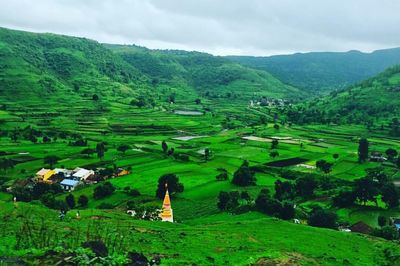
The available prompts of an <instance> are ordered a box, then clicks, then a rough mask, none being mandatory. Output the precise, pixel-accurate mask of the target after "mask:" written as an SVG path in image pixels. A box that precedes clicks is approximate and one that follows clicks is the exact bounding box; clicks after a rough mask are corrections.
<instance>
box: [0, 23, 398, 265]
mask: <svg viewBox="0 0 400 266" xmlns="http://www.w3.org/2000/svg"><path fill="white" fill-rule="evenodd" d="M398 72H399V71H398V67H396V66H394V67H392V68H389V69H388V70H386V71H385V72H383V73H381V74H379V75H378V76H376V77H370V79H367V80H366V81H363V82H360V83H358V84H353V85H351V86H350V87H347V88H345V89H343V90H340V91H337V92H332V93H331V94H330V95H327V96H323V97H321V98H314V97H315V96H316V95H315V94H312V93H310V92H309V91H308V90H304V89H299V88H297V87H295V86H290V85H287V84H285V83H284V82H282V81H281V80H279V79H278V78H277V77H279V76H278V75H276V76H274V74H271V73H273V72H272V71H271V73H269V72H266V71H264V70H259V69H258V70H256V69H253V68H251V67H248V66H246V65H242V64H239V63H236V62H232V61H231V60H230V59H228V58H226V57H221V56H213V55H210V54H205V53H200V52H186V51H179V50H151V49H147V48H144V47H139V46H134V45H113V44H100V43H98V42H96V41H92V40H88V39H84V38H75V37H69V36H62V35H56V34H39V33H29V32H22V31H14V30H9V29H5V28H1V29H0V188H1V192H0V264H5V265H13V264H23V265H94V264H96V265H357V266H359V265H399V264H400V251H399V248H398V245H399V232H398V229H397V227H396V226H398V223H399V221H398V220H399V217H400V208H399V198H400V192H399V188H398V186H399V184H400V172H399V169H400V157H399V154H398V152H399V151H400V139H399V135H398V134H397V133H398V132H397V131H396V129H395V125H394V124H396V121H397V120H398V119H397V118H398V114H399V110H398V106H397V103H398V102H399V95H400V94H399V93H400V92H399V90H398V86H399V84H400V78H399V73H398ZM282 80H283V79H282ZM352 81H353V80H351V82H352ZM396 119H397V120H396ZM43 168H44V169H43ZM46 169H47V170H46ZM42 170H43V171H42ZM80 170H84V171H83V173H84V174H83V175H79V174H77V173H78V172H79V171H80ZM86 171H87V172H86ZM80 173H82V171H81V172H80ZM86 173H87V175H86ZM47 175H48V176H47ZM66 179H68V180H69V181H68V182H71V181H74V182H73V183H68V182H67V183H63V182H64V181H65V180H66ZM165 183H167V185H168V186H167V187H166V186H165ZM63 184H67V185H63ZM166 189H168V190H169V196H168V199H166V197H165V198H164V196H165V194H166ZM160 195H161V196H160ZM169 197H170V198H169ZM169 199H170V205H171V206H167V207H171V208H172V210H173V219H174V223H169V222H162V221H160V217H159V214H160V212H161V213H163V212H164V211H165V206H166V205H169V202H168V200H169ZM163 202H164V203H163ZM163 206H164V207H163ZM360 224H361V226H360ZM140 263H142V264H140Z"/></svg>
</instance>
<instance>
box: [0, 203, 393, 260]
mask: <svg viewBox="0 0 400 266" xmlns="http://www.w3.org/2000/svg"><path fill="white" fill-rule="evenodd" d="M0 204H1V207H2V213H3V214H4V216H3V218H2V219H1V220H0V223H1V224H2V230H1V232H2V233H1V234H0V239H1V241H2V243H3V245H2V246H1V248H0V254H1V255H8V256H12V255H18V254H24V252H26V251H24V250H20V251H12V250H13V246H14V245H15V242H14V241H13V240H12V239H10V237H9V236H12V235H14V234H16V233H19V232H21V230H22V229H21V228H20V227H19V226H20V224H24V223H25V224H27V223H28V224H30V225H31V226H33V225H34V224H37V226H40V223H41V222H40V219H41V217H42V218H45V220H44V221H43V222H44V223H45V225H46V227H47V228H49V229H50V228H51V229H52V230H55V232H56V233H57V234H58V235H64V234H70V233H71V231H72V232H74V237H73V238H74V239H82V240H83V239H85V238H87V237H88V234H89V235H90V234H94V235H93V237H94V236H96V235H97V237H100V238H103V237H104V236H105V235H107V232H109V233H110V232H113V233H114V234H119V235H121V238H120V240H119V241H122V242H124V243H125V246H126V247H129V248H128V250H135V251H139V252H143V253H144V254H145V255H148V256H151V255H152V254H160V255H161V256H162V263H163V265H178V264H179V265H180V264H187V263H188V262H190V263H196V264H200V265H212V264H218V265H221V264H229V265H248V264H251V263H256V262H261V261H265V262H269V263H278V262H284V261H288V260H289V261H291V262H292V263H293V264H295V265H296V264H300V265H343V264H350V265H381V264H382V263H390V262H389V261H388V258H387V255H388V254H390V253H393V252H394V253H393V255H394V254H396V253H395V252H398V250H396V248H395V245H394V244H391V243H389V242H385V241H383V240H379V239H373V238H368V237H364V236H359V235H356V234H349V233H340V232H335V231H332V230H327V229H318V228H312V227H308V226H304V225H295V224H292V223H288V222H284V221H280V220H277V219H272V218H265V216H263V215H261V214H258V213H249V214H246V215H238V216H232V215H228V214H219V215H214V216H209V217H208V218H202V219H194V220H192V221H191V222H190V223H185V224H169V223H162V222H145V221H137V220H133V219H131V218H129V217H127V216H125V215H121V214H120V213H118V212H115V211H108V212H107V211H102V212H99V211H96V210H92V209H90V210H82V211H81V219H80V220H76V219H75V218H74V212H73V211H71V213H70V214H69V215H68V216H67V218H66V220H65V222H60V221H58V217H57V213H56V212H54V211H50V210H47V209H43V208H41V207H40V206H35V205H27V204H23V203H19V205H18V206H17V207H13V206H12V204H9V203H8V204H5V203H2V202H0ZM21 215H22V216H21ZM4 217H8V218H7V220H5V219H4ZM18 217H20V218H18ZM24 217H26V219H27V220H24ZM96 217H102V220H97V218H96ZM10 218H11V220H10ZM10 221H13V222H12V223H10ZM4 225H5V226H7V233H5V230H4ZM83 232H85V233H83ZM88 232H90V233H88ZM322 236H323V237H322ZM53 238H54V236H53V237H51V240H53V241H54V242H52V245H54V246H57V244H58V243H60V242H57V241H56V240H55V239H56V238H54V239H53ZM89 238H90V236H89ZM112 239H113V238H111V239H110V241H113V240H112ZM10 240H11V241H10ZM4 241H5V242H4ZM58 241H61V240H58ZM64 245H66V246H67V247H74V245H76V243H74V242H73V241H66V242H64ZM117 251H120V250H117ZM360 254H362V255H360ZM385 254H387V255H385ZM385 256H386V257H385Z"/></svg>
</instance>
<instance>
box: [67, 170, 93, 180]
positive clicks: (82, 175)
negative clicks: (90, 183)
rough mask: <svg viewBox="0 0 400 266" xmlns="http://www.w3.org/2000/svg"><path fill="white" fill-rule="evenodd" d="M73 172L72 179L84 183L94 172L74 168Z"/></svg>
mask: <svg viewBox="0 0 400 266" xmlns="http://www.w3.org/2000/svg"><path fill="white" fill-rule="evenodd" d="M74 172H75V173H74V174H73V175H72V177H73V178H74V179H78V180H80V181H85V180H86V179H88V178H89V177H90V176H93V175H94V171H93V170H87V169H84V168H76V169H74Z"/></svg>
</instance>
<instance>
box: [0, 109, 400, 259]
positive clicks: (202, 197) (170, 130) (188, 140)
mask: <svg viewBox="0 0 400 266" xmlns="http://www.w3.org/2000/svg"><path fill="white" fill-rule="evenodd" d="M114 108H115V109H113V111H112V112H111V113H109V114H106V115H105V116H103V118H102V121H103V122H99V119H98V118H96V117H91V116H87V117H86V118H85V124H84V126H83V125H82V123H81V122H79V121H76V122H75V123H72V124H64V123H58V122H55V121H52V124H53V125H54V126H56V125H58V126H57V127H58V128H57V130H59V131H62V132H79V133H80V134H82V136H84V137H85V138H87V140H88V144H87V147H91V148H95V146H96V143H98V142H101V141H104V142H106V143H107V148H108V149H107V152H106V153H105V156H104V158H102V159H99V158H97V157H96V156H95V155H92V156H89V157H88V156H86V155H82V154H81V151H82V149H83V148H82V147H75V146H69V145H68V142H69V141H70V140H68V138H67V139H65V140H64V139H57V140H56V141H52V142H50V143H41V142H40V141H39V142H38V143H32V142H30V141H26V140H18V141H16V142H12V141H10V139H9V138H8V137H2V138H0V150H1V151H2V152H4V153H5V155H2V157H3V158H5V157H7V158H10V159H13V160H14V161H15V162H17V163H16V165H15V167H14V168H12V169H7V171H6V172H4V171H3V175H4V176H7V180H5V182H4V184H3V186H5V187H6V186H11V185H12V184H13V183H14V182H15V181H16V180H22V179H25V178H27V177H28V176H33V175H34V174H35V173H36V172H37V171H38V170H40V169H41V168H42V167H46V164H45V163H44V162H43V158H44V157H45V156H47V155H57V156H58V157H60V160H59V161H58V162H57V164H55V165H54V167H61V168H62V167H65V168H71V169H73V168H75V167H86V168H93V169H94V168H96V167H106V166H109V165H113V164H116V165H117V166H118V167H121V168H128V167H129V168H130V169H132V170H131V173H130V174H129V175H126V176H121V177H115V178H113V179H109V182H111V183H112V184H113V185H114V186H115V188H116V191H115V192H114V193H113V195H111V196H109V197H107V198H104V199H94V198H93V192H94V188H95V187H96V186H97V185H96V184H94V185H86V186H83V187H81V188H77V189H76V190H75V191H73V192H72V193H71V194H73V195H74V197H75V198H79V196H81V195H86V196H88V198H89V203H88V205H87V207H85V208H78V209H77V210H79V212H80V214H81V217H82V220H81V221H80V222H79V223H80V225H79V226H82V227H83V226H87V227H89V226H93V225H90V224H91V223H92V219H94V218H93V217H109V218H104V219H105V220H104V219H103V218H101V220H99V221H97V223H98V225H97V226H100V227H101V228H107V227H108V226H109V225H107V224H109V223H111V221H118V222H117V223H118V224H120V226H121V229H116V230H126V229H122V228H126V226H128V227H132V228H136V229H135V230H140V232H145V235H144V236H142V238H145V239H149V238H148V233H150V232H152V231H154V230H155V231H157V232H158V233H157V234H161V235H162V239H164V241H165V242H164V245H167V246H168V244H171V245H184V246H182V248H184V247H185V248H187V247H189V246H190V247H191V248H192V249H194V250H201V252H200V253H199V254H198V255H195V256H198V257H196V259H195V260H196V261H197V263H199V264H212V263H214V262H215V263H217V264H220V263H229V264H236V263H238V264H241V262H244V261H245V264H247V263H255V262H257V261H260V260H266V261H275V262H278V261H294V262H295V263H302V264H306V265H308V264H310V265H314V264H318V263H323V264H324V265H338V264H341V263H343V261H346V262H347V261H349V262H350V263H351V264H354V265H370V263H371V262H374V263H377V262H376V261H375V260H379V256H381V255H378V258H376V256H374V257H373V258H372V257H371V258H368V257H358V256H357V255H356V254H357V253H359V252H366V253H369V252H371V251H368V249H371V248H372V249H375V247H376V246H379V244H377V243H379V241H383V240H374V239H370V240H368V239H366V238H365V237H361V236H356V235H354V236H353V234H351V235H346V233H340V232H331V231H329V230H328V231H327V232H323V234H326V233H329V234H332V238H333V239H335V243H336V244H335V247H338V246H340V250H339V249H338V248H335V249H334V250H335V251H334V252H335V253H332V252H333V251H332V252H331V251H329V247H330V246H331V244H330V240H329V238H324V240H321V241H323V242H315V241H310V242H312V243H314V245H315V247H317V246H319V247H320V246H321V245H322V246H325V248H326V250H325V251H324V249H320V250H319V251H318V253H319V254H320V255H318V254H316V253H315V252H314V251H315V250H314V251H312V250H313V249H314V247H313V246H308V247H307V248H306V247H305V246H303V247H304V248H306V249H304V250H303V249H302V248H303V247H299V249H297V248H296V247H295V243H297V242H298V241H303V240H302V238H303V237H305V238H307V239H308V240H309V238H310V237H313V236H315V237H316V238H318V237H317V236H318V235H319V234H321V233H322V231H324V230H325V231H326V230H327V229H314V228H312V227H308V226H305V225H294V224H291V223H290V222H284V221H278V220H274V218H268V217H267V216H265V215H264V214H260V213H249V214H241V215H237V216H236V215H233V216H229V215H228V216H227V214H221V212H220V210H219V209H218V208H217V199H218V194H219V192H220V191H233V190H246V191H248V192H249V193H250V195H251V196H252V197H257V194H258V193H259V191H260V190H261V189H263V188H268V189H269V190H271V191H274V184H275V182H276V181H277V180H281V181H285V179H284V178H282V177H281V172H282V171H287V170H291V171H295V172H299V173H316V174H321V172H320V171H319V170H318V169H316V167H315V164H316V161H318V160H321V159H325V160H327V161H331V162H333V167H332V171H331V173H329V174H328V175H329V176H331V177H334V178H338V179H342V180H345V181H354V180H355V179H358V178H361V177H363V176H364V175H365V174H366V172H365V170H366V169H368V168H373V167H378V166H381V165H382V163H378V162H366V163H364V164H359V163H358V160H357V146H358V142H357V141H358V137H359V136H360V135H361V136H367V137H369V138H370V139H371V149H374V150H377V151H382V152H384V151H385V150H386V149H387V148H389V147H395V148H400V147H399V146H400V141H398V140H396V139H390V138H387V139H385V138H378V137H375V136H373V135H370V133H368V132H367V131H366V130H365V129H364V128H360V127H357V126H354V128H349V127H346V128H344V127H341V126H337V127H334V126H330V127H325V126H318V127H316V126H313V127H310V126H305V127H299V126H281V127H280V128H279V129H275V128H274V127H273V124H267V125H257V126H252V127H239V128H233V129H223V128H221V127H220V126H219V125H218V123H219V122H220V121H221V120H222V117H223V113H221V114H220V115H219V116H218V115H217V116H213V117H212V116H211V115H210V114H207V113H206V114H204V115H203V116H202V117H201V119H200V118H199V117H198V116H187V115H179V114H174V113H172V112H169V111H160V110H141V109H132V108H128V109H124V108H122V107H114ZM11 117H12V116H11ZM130 117H132V119H130ZM133 117H134V119H133ZM3 118H4V119H6V120H7V122H6V123H5V125H6V126H7V127H8V128H14V127H15V126H16V125H20V124H19V122H14V121H13V120H12V119H10V115H9V114H7V116H4V117H3ZM36 119H37V118H35V117H34V116H32V117H30V118H27V120H26V122H27V123H28V124H36V123H38V120H36ZM65 119H66V118H63V117H59V118H57V120H59V121H63V120H65ZM117 124H118V127H117V126H116V125H117ZM147 125H151V126H147ZM39 128H42V129H44V130H46V129H47V127H43V126H39ZM101 130H107V134H104V133H102V132H101ZM196 136H199V137H198V138H197V137H196ZM246 136H248V137H246ZM273 139H278V141H279V144H278V147H277V148H276V150H277V151H278V152H279V156H278V157H276V158H272V157H271V156H270V155H269V153H270V151H271V142H272V140H273ZM266 140H267V141H266ZM162 141H166V143H167V145H168V147H170V148H171V147H173V148H174V149H175V154H185V155H187V156H188V159H187V160H185V161H181V160H177V159H174V157H171V156H166V155H165V154H164V153H163V151H162V147H161V142H162ZM301 143H302V146H300V145H301ZM121 144H127V145H129V146H130V147H131V148H130V149H129V150H127V151H126V152H124V153H121V152H120V151H118V150H117V147H118V146H119V145H121ZM204 149H209V150H210V151H211V155H210V158H209V159H207V160H205V159H204V155H203V152H204ZM202 151H203V152H202ZM333 154H339V155H340V156H339V158H337V159H333V157H332V156H333ZM298 159H300V161H299V160H298ZM244 160H248V161H249V163H250V165H251V166H254V167H257V166H268V165H269V164H271V163H272V165H271V166H275V167H267V168H265V169H263V170H260V171H257V172H256V178H257V186H252V187H247V188H240V187H237V186H235V185H233V184H232V183H231V182H229V181H217V180H216V179H215V176H216V175H218V173H219V170H218V169H219V168H224V169H226V170H227V173H228V176H229V178H232V176H233V174H234V172H235V171H236V170H237V169H238V168H239V167H240V165H241V164H242V163H243V161H244ZM385 168H386V166H385ZM387 170H388V171H389V172H390V173H391V174H396V173H397V170H396V168H393V167H387ZM168 173H174V174H176V175H177V176H178V177H179V180H180V182H182V183H183V184H184V187H185V189H184V191H183V192H182V193H179V194H177V195H176V196H174V197H173V199H172V206H173V210H174V218H175V221H177V222H178V224H177V225H171V226H170V225H166V224H159V223H160V222H145V221H137V220H135V219H133V218H131V217H129V216H128V215H127V214H126V213H125V210H126V205H127V203H128V202H129V201H131V200H132V197H131V196H129V195H127V194H126V193H124V188H125V187H127V186H129V187H131V188H135V189H138V190H139V191H140V193H141V196H140V197H139V198H135V199H134V200H139V201H140V200H143V201H145V202H146V205H153V206H157V205H161V201H160V200H159V199H156V198H155V197H154V195H155V189H156V187H157V180H158V178H159V177H160V176H162V175H164V174H168ZM64 198H65V194H60V195H58V196H57V199H59V200H64ZM0 202H1V204H2V206H3V207H4V206H7V207H6V208H2V210H3V211H2V213H3V215H2V217H3V222H6V220H4V219H6V217H8V215H16V214H15V213H16V212H17V213H18V212H19V211H20V209H21V208H23V209H25V208H28V209H29V208H30V211H28V212H27V213H30V215H29V217H31V216H32V217H33V218H30V219H33V220H35V219H38V218H37V217H36V218H35V213H36V208H38V209H40V210H41V212H43V214H42V215H44V216H45V217H48V219H50V220H51V221H52V222H51V223H52V224H53V225H52V226H56V225H57V224H59V222H57V221H58V214H57V212H56V211H52V210H48V209H47V208H46V207H41V203H40V202H37V203H36V204H34V205H33V206H32V207H30V206H29V205H26V204H23V203H21V204H20V205H21V206H18V207H17V208H16V209H14V208H13V207H12V203H11V202H12V197H11V196H10V195H9V194H7V193H2V194H0ZM311 202H312V201H311ZM315 203H316V204H322V205H324V206H330V205H331V203H330V201H329V199H328V200H326V199H325V200H323V201H322V202H321V201H320V200H317V201H315ZM18 204H19V203H18ZM104 204H108V205H109V206H111V208H112V210H103V209H99V208H101V206H102V205H104ZM309 204H310V202H308V203H307V204H306V205H304V206H308V205H309ZM22 206H23V207H22ZM299 206H300V207H301V206H303V205H302V204H300V205H299ZM108 208H110V207H108ZM13 209H14V210H13ZM10 213H12V214H10ZM74 213H75V212H74V210H71V211H70V212H69V214H68V219H69V220H70V221H72V222H73V224H77V222H75V221H74ZM337 213H338V215H339V217H340V219H341V220H343V221H348V222H350V223H356V222H358V221H364V222H366V223H367V224H369V225H371V226H374V227H376V226H377V217H378V215H385V216H387V217H392V216H399V215H400V210H399V209H392V210H385V208H384V205H381V207H378V208H377V207H373V206H371V207H370V208H364V207H354V208H352V209H348V210H347V209H338V210H337ZM17 220H18V218H17ZM22 221H23V220H21V221H20V222H22ZM153 223H154V225H153ZM83 224H85V225H83ZM128 224H129V225H128ZM6 226H9V224H6ZM76 226H78V225H76ZM239 227H241V228H242V227H243V228H242V229H241V230H240V231H242V232H243V233H234V231H236V230H237V229H238V228H239ZM257 227H259V228H263V230H262V231H258V230H256V231H254V229H252V228H257ZM297 227H299V228H297ZM140 228H142V229H140ZM74 230H77V229H74ZM104 230H106V229H104ZM269 230H272V231H269ZM291 230H294V231H293V232H291ZM315 230H316V231H315ZM321 230H322V231H321ZM164 231H165V232H164ZM295 231H296V233H295ZM189 232H190V233H189ZM217 232H219V233H217ZM277 232H281V234H282V235H285V234H287V236H288V237H284V238H283V239H282V240H280V241H282V242H279V241H278V242H274V243H272V242H268V241H267V240H266V239H268V238H270V237H271V235H270V234H271V233H277ZM179 234H185V236H184V237H183V238H181V237H178V235H179ZM215 234H222V235H225V236H228V235H230V237H229V238H230V239H231V240H229V241H228V240H227V241H228V242H226V241H222V239H221V241H222V242H219V243H214V244H212V246H210V243H209V242H208V241H211V240H212V239H213V238H214V236H215ZM231 234H234V235H235V238H236V239H232V235H231ZM303 234H304V235H303ZM199 235H201V241H202V243H197V244H196V245H193V244H192V243H193V242H192V241H195V242H198V241H197V240H195V239H196V236H199ZM289 235H290V237H289ZM293 235H296V237H295V238H294V237H293ZM272 237H273V238H274V239H276V238H275V237H274V236H272ZM297 237H298V239H297ZM177 238H180V239H181V240H179V241H177V240H174V239H177ZM208 238H210V239H209V240H207V239H208ZM349 238H351V241H352V243H353V244H352V246H358V247H357V251H356V250H354V249H353V248H352V247H349V248H347V247H346V245H347V244H348V243H349V242H348V241H349V240H348V239H349ZM341 239H342V240H341ZM13 241H14V240H12V239H11V242H9V243H8V245H14V244H13V243H15V242H13ZM126 241H133V242H132V244H131V245H133V246H134V247H135V249H136V250H137V251H140V252H144V253H145V254H148V255H151V254H155V253H160V248H161V246H158V245H159V244H155V242H154V241H156V240H151V242H149V243H148V244H146V245H143V244H139V243H137V242H136V241H137V240H132V239H129V240H126ZM149 241H150V240H149ZM265 241H267V242H265ZM340 241H343V243H341V242H340ZM354 241H356V242H354ZM357 241H360V245H361V246H359V245H358V244H357V245H355V244H354V243H357ZM376 241H378V242H377V243H374V244H372V245H371V244H369V242H376ZM150 243H151V245H150ZM339 243H341V244H339ZM361 243H362V244H361ZM274 245H277V246H280V248H279V249H277V248H274ZM385 245H386V244H385ZM167 246H164V247H162V250H163V253H162V254H163V256H165V263H166V264H171V265H173V264H176V263H178V264H180V263H185V261H188V260H189V259H191V261H193V259H194V258H189V257H182V255H174V254H173V253H169V252H167V251H166V249H165V248H166V247H167ZM389 246H390V245H389ZM150 247H151V248H150ZM243 247H246V248H245V249H243ZM283 247H286V248H283ZM149 248H150V249H149ZM7 249H8V247H6V248H4V247H3V252H4V251H5V250H7ZM227 249H229V250H231V251H230V252H233V251H234V250H238V251H237V252H235V254H236V255H235V256H228V257H227V256H224V255H222V256H217V257H215V258H214V256H212V255H211V254H212V253H213V252H215V251H216V250H220V251H221V252H222V253H224V254H226V250H227ZM0 250H1V249H0ZM239 250H242V251H239ZM285 250H287V251H285ZM330 250H332V249H330ZM344 250H346V252H350V253H343V252H344ZM19 252H24V251H23V250H21V251H19ZM171 252H172V251H171ZM297 252H298V253H299V254H302V255H301V256H300V255H299V254H297ZM379 252H381V251H377V250H374V251H373V253H374V254H378V253H379ZM207 253H208V254H210V255H209V256H208V255H207V256H205V254H207ZM15 254H18V253H15ZM249 254H251V255H249ZM321 254H324V255H321ZM339 254H341V255H339ZM204 257H207V259H206V261H204ZM359 260H360V261H359Z"/></svg>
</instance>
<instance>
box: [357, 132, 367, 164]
mask: <svg viewBox="0 0 400 266" xmlns="http://www.w3.org/2000/svg"><path fill="white" fill-rule="evenodd" d="M368 146H369V143H368V140H367V139H365V138H361V139H360V141H359V143H358V161H359V162H360V163H362V162H365V161H366V160H367V159H368Z"/></svg>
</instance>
